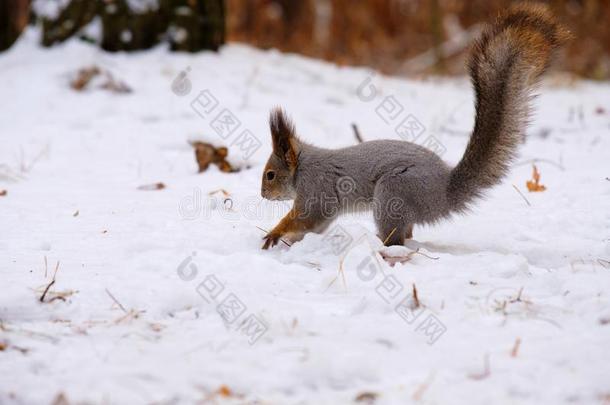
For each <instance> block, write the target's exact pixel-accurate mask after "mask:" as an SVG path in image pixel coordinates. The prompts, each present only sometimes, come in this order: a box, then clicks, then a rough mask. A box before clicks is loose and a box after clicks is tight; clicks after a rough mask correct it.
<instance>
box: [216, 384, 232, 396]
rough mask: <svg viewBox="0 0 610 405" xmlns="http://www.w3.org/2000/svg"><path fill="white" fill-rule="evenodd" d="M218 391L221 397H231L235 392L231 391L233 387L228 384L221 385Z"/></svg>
mask: <svg viewBox="0 0 610 405" xmlns="http://www.w3.org/2000/svg"><path fill="white" fill-rule="evenodd" d="M216 393H217V394H218V395H220V396H221V397H230V396H232V395H233V393H232V392H231V389H230V388H229V387H227V386H226V385H221V386H220V387H219V388H218V390H217V391H216Z"/></svg>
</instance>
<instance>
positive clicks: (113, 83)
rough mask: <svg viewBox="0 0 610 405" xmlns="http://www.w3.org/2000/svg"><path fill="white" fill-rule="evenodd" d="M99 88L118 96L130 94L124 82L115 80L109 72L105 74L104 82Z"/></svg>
mask: <svg viewBox="0 0 610 405" xmlns="http://www.w3.org/2000/svg"><path fill="white" fill-rule="evenodd" d="M101 88H102V89H104V90H109V91H111V92H113V93H119V94H126V93H131V91H132V90H131V87H129V86H128V85H127V84H125V82H122V81H120V80H117V79H115V78H114V77H113V76H112V74H110V72H106V82H105V83H104V84H102V86H101Z"/></svg>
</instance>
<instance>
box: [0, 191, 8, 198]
mask: <svg viewBox="0 0 610 405" xmlns="http://www.w3.org/2000/svg"><path fill="white" fill-rule="evenodd" d="M7 194H8V192H7V191H6V190H0V197H4V196H5V195H7Z"/></svg>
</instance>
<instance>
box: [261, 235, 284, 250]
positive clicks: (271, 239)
mask: <svg viewBox="0 0 610 405" xmlns="http://www.w3.org/2000/svg"><path fill="white" fill-rule="evenodd" d="M281 237H282V235H280V234H279V233H275V232H273V231H271V232H269V233H268V234H267V235H265V236H264V237H263V240H264V241H265V243H264V244H263V249H265V250H266V249H269V248H270V247H273V246H275V245H277V244H278V242H279V241H280V238H281Z"/></svg>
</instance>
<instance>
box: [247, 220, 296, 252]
mask: <svg viewBox="0 0 610 405" xmlns="http://www.w3.org/2000/svg"><path fill="white" fill-rule="evenodd" d="M254 226H256V225H254ZM256 227H257V228H258V229H260V230H261V231H263V232H265V233H269V231H267V230H265V229H263V228H261V227H260V226H256ZM280 241H281V242H282V243H284V244H285V245H286V246H288V247H290V246H292V244H290V243H288V242H286V241H285V240H284V239H281V238H280Z"/></svg>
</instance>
